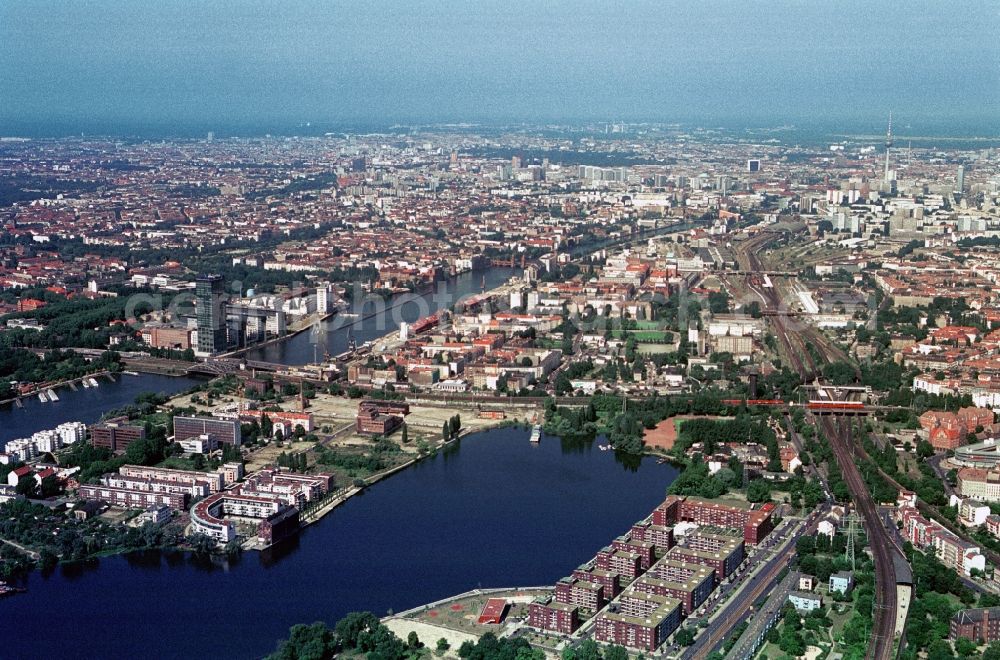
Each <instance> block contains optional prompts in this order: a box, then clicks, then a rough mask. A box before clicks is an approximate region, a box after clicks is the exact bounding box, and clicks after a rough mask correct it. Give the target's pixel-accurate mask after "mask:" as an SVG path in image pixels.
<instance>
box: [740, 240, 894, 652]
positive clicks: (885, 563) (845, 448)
mask: <svg viewBox="0 0 1000 660" xmlns="http://www.w3.org/2000/svg"><path fill="white" fill-rule="evenodd" d="M769 240H771V237H760V238H754V239H751V240H750V241H748V242H747V243H744V244H743V245H742V246H741V247H740V248H739V250H738V252H739V254H738V257H737V259H738V261H739V264H740V268H741V270H748V271H753V272H761V271H762V270H763V268H762V265H761V263H760V259H759V258H758V257H757V253H758V251H759V250H760V249H761V248H762V247H763V246H764V245H766V243H767V242H768V241H769ZM748 284H749V285H750V287H751V288H752V289H753V290H754V292H755V293H756V294H757V295H758V296H759V297H760V298H761V300H762V301H763V302H764V306H765V308H767V309H771V310H779V309H780V308H781V301H780V299H779V296H778V292H777V291H775V287H774V286H771V287H764V286H756V285H754V284H752V283H750V282H748ZM768 318H769V319H770V320H771V323H772V324H773V326H774V329H775V334H776V335H777V339H778V342H779V343H780V344H781V345H782V346H783V347H784V349H785V352H786V354H787V355H788V356H789V359H790V360H791V361H792V363H793V366H794V367H795V369H796V371H797V372H798V374H799V376H800V377H801V378H802V381H803V382H810V381H812V380H813V379H815V378H816V377H817V376H818V375H819V374H820V371H821V368H822V364H824V363H828V362H832V361H836V360H844V361H847V356H846V355H844V353H843V351H842V350H840V349H839V348H838V347H836V346H833V345H831V343H830V342H829V341H828V340H827V339H826V337H824V336H823V335H822V333H820V332H819V331H818V330H816V329H815V328H813V327H811V326H809V327H804V328H795V331H792V329H791V328H789V317H787V316H781V315H775V316H769V317H768ZM808 346H812V347H813V348H814V349H815V353H816V355H817V356H818V357H819V358H821V360H820V361H818V360H817V359H816V358H815V357H814V353H813V351H811V350H809V348H808ZM817 362H821V363H820V364H818V363H817ZM855 374H856V377H857V379H858V380H860V376H861V374H860V372H859V371H858V369H855ZM819 425H820V427H821V428H822V429H823V431H824V434H825V435H826V437H827V439H828V441H829V443H830V448H831V451H832V452H833V455H834V459H835V460H836V461H837V464H838V465H839V466H840V470H841V473H842V474H843V477H844V482H845V483H846V484H847V487H848V490H849V491H850V494H851V499H852V500H853V501H854V503H855V506H856V507H857V510H858V511H859V512H860V513H861V515H862V517H863V518H864V523H865V528H866V529H867V530H868V541H869V547H870V548H871V550H872V556H873V559H874V562H875V604H874V611H873V613H872V618H873V628H872V636H871V638H870V639H869V640H868V648H867V651H866V654H865V657H866V658H868V659H870V660H891V658H893V657H894V655H895V634H894V633H895V627H896V615H897V609H898V607H899V603H898V602H897V595H896V585H897V575H896V561H895V559H896V558H895V557H894V556H893V555H894V553H897V552H898V550H897V548H896V546H895V545H894V543H893V539H892V538H891V537H890V536H889V533H888V531H887V530H886V528H885V526H884V525H883V524H882V520H881V518H880V517H879V514H878V508H877V507H876V505H875V502H874V500H873V499H872V495H871V493H870V492H869V490H868V486H867V484H866V483H865V482H864V479H862V477H861V472H860V471H859V469H858V465H857V463H856V461H855V454H854V452H855V450H854V443H853V441H852V439H851V432H850V426H849V425H847V424H845V423H844V420H843V419H837V418H831V417H820V418H819Z"/></svg>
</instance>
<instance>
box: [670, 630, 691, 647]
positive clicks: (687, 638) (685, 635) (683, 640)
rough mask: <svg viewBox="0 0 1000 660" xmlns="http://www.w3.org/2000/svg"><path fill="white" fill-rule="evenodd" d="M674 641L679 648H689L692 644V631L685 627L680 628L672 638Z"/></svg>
mask: <svg viewBox="0 0 1000 660" xmlns="http://www.w3.org/2000/svg"><path fill="white" fill-rule="evenodd" d="M674 641H675V642H677V643H678V644H680V645H681V646H691V645H692V644H694V631H692V630H691V629H690V628H688V627H687V626H681V627H680V628H679V629H678V630H677V634H676V635H675V636H674Z"/></svg>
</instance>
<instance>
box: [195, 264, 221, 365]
mask: <svg viewBox="0 0 1000 660" xmlns="http://www.w3.org/2000/svg"><path fill="white" fill-rule="evenodd" d="M223 286H224V285H223V281H222V276H221V275H199V276H198V279H197V280H196V281H195V289H194V292H195V300H196V304H197V308H196V310H195V311H196V317H197V320H198V352H199V353H202V354H212V353H218V352H219V351H222V350H224V349H225V348H226V315H225V300H223Z"/></svg>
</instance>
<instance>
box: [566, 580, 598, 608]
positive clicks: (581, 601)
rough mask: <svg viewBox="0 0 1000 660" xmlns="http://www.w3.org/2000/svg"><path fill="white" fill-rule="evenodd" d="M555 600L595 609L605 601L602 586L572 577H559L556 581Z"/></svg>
mask: <svg viewBox="0 0 1000 660" xmlns="http://www.w3.org/2000/svg"><path fill="white" fill-rule="evenodd" d="M556 600H557V601H558V602H560V603H565V604H567V605H576V606H578V607H582V608H584V609H588V610H593V611H597V610H599V609H601V607H602V606H603V605H604V603H605V598H604V586H603V585H601V584H599V583H597V582H590V581H588V580H583V579H579V578H574V577H564V578H560V580H559V581H558V582H556Z"/></svg>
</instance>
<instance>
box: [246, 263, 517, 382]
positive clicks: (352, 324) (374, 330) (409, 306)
mask: <svg viewBox="0 0 1000 660" xmlns="http://www.w3.org/2000/svg"><path fill="white" fill-rule="evenodd" d="M521 272H522V271H521V270H520V269H519V268H491V269H489V270H486V271H477V272H469V273H463V274H461V275H459V276H457V277H452V278H449V279H447V280H442V281H440V282H437V283H435V286H434V288H433V289H432V290H431V291H427V292H424V293H422V294H419V295H417V294H406V295H404V296H403V297H402V298H399V299H397V302H399V301H400V300H402V301H408V302H404V304H402V305H399V306H398V307H391V305H392V303H389V304H387V305H386V307H391V308H390V309H388V310H387V311H386V312H385V313H383V314H376V315H375V316H371V317H368V314H369V313H370V312H372V311H374V310H375V309H376V307H375V305H374V304H373V303H370V302H369V303H367V304H366V305H365V306H364V307H363V308H359V307H360V306H356V307H352V308H351V309H349V310H347V311H348V312H352V313H358V314H359V318H358V319H356V320H349V319H348V318H347V317H345V316H340V317H338V316H334V317H333V318H331V319H328V320H327V321H326V322H324V323H322V324H320V325H319V326H317V327H314V328H313V329H312V330H310V331H306V332H302V333H299V334H298V335H295V336H294V337H292V338H290V339H288V340H286V341H283V342H279V343H275V344H269V345H267V346H264V347H262V348H258V349H255V350H251V351H248V352H247V354H246V357H247V358H248V359H251V360H261V361H264V362H277V363H281V364H294V365H300V364H308V363H310V362H313V361H314V360H316V359H320V360H322V359H323V353H324V351H326V352H329V353H330V355H338V354H340V353H343V352H344V351H346V350H347V348H348V342H349V341H350V340H351V339H353V340H354V341H355V342H356V343H357V344H358V345H361V344H362V343H364V342H366V341H370V340H374V339H377V338H379V337H382V336H384V335H385V334H387V333H388V332H390V331H392V330H395V329H397V328H399V324H400V322H406V323H413V322H414V321H416V320H417V319H419V318H422V317H424V316H427V315H428V314H432V313H434V312H436V311H438V309H440V308H441V307H448V306H450V305H453V304H455V303H456V302H458V301H459V300H461V299H462V298H463V297H466V296H470V295H475V294H477V293H480V292H481V291H482V287H483V281H484V279H485V284H486V288H487V289H494V288H496V287H497V286H499V285H501V284H503V283H504V282H506V281H507V280H508V279H510V278H511V277H513V276H519V275H520V274H521ZM366 317H367V318H366Z"/></svg>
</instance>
